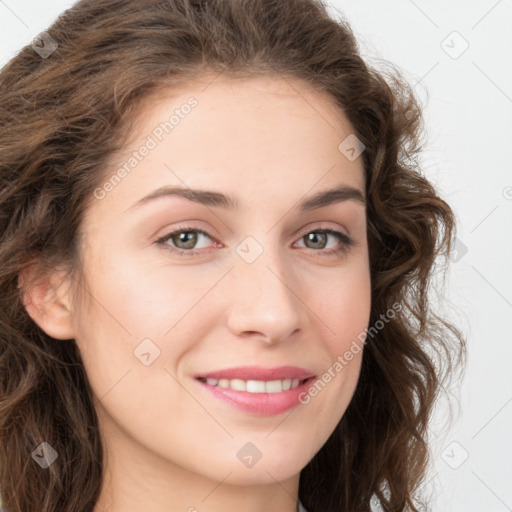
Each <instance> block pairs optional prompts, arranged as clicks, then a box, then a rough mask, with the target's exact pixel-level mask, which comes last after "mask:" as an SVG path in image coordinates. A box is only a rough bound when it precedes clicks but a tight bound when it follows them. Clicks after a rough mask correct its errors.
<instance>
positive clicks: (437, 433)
mask: <svg viewBox="0 0 512 512" xmlns="http://www.w3.org/2000/svg"><path fill="white" fill-rule="evenodd" d="M283 1H285V0H283ZM73 3H74V2H73V1H71V0H46V1H44V2H42V1H40V0H0V66H3V65H4V64H5V63H6V62H7V61H8V60H9V59H10V58H12V57H13V56H14V55H15V53H16V52H17V51H18V50H19V49H20V48H21V47H22V46H23V45H25V44H29V43H30V42H31V41H32V39H33V38H34V37H35V36H36V35H37V34H39V33H40V32H41V31H43V30H45V29H46V28H47V27H48V26H49V25H50V24H51V23H52V22H53V20H54V19H55V18H56V16H57V15H58V14H60V13H61V12H62V11H63V10H65V9H66V8H68V7H70V6H71V5H72V4H73ZM329 5H330V6H331V8H332V9H333V11H332V12H333V14H334V15H336V11H337V10H338V11H340V12H342V13H343V14H344V15H345V16H346V17H347V19H348V21H349V22H350V23H351V25H352V27H353V29H354V31H355V33H356V36H357V38H358V41H359V43H360V45H361V49H362V53H363V56H364V57H366V58H367V59H368V61H369V62H370V63H374V64H375V65H378V61H376V60H375V59H376V58H384V59H388V60H390V61H391V62H393V63H395V64H397V65H398V66H400V68H401V69H402V70H404V72H405V73H406V76H407V77H408V78H409V79H410V81H411V82H412V83H413V84H415V91H417V93H418V95H419V96H420V98H421V99H422V102H423V104H424V108H425V118H426V121H427V133H428V147H427V149H426V151H425V153H424V155H423V164H424V165H423V169H424V171H425V173H426V175H427V177H429V179H431V180H432V181H433V182H434V184H435V185H437V187H438V188H439V190H440V192H441V194H442V196H443V197H444V198H445V199H446V200H447V201H448V203H449V204H450V205H451V206H452V208H453V209H454V210H455V212H456V215H457V218H458V222H459V224H458V235H457V237H458V240H459V242H458V253H457V254H455V253H454V254H453V255H452V264H451V267H450V272H449V274H448V277H449V280H448V284H447V288H446V294H445V295H446V298H447V299H448V301H449V303H450V304H451V309H450V311H452V312H451V316H452V319H453V320H454V321H456V322H457V323H458V324H459V326H460V327H461V328H462V329H463V331H464V332H465V333H466V335H467V337H468V348H469V361H468V367H467V372H466V376H465V379H464V380H463V382H462V385H461V386H460V387H459V388H458V389H457V388H455V389H454V390H453V393H455V395H454V396H455V398H456V399H457V400H458V401H459V402H460V412H459V413H458V415H456V417H455V421H454V422H453V423H452V424H451V428H450V429H448V427H446V418H447V410H446V407H445V406H443V405H442V404H440V406H439V407H438V410H437V413H436V417H435V421H434V423H433V425H432V433H433V435H434V437H435V438H436V442H435V443H434V444H433V445H432V446H433V448H432V449H433V460H432V468H431V474H430V477H429V478H430V480H429V481H428V483H427V484H426V486H425V491H426V492H427V491H429V493H433V500H432V501H431V504H432V505H433V510H435V511H440V512H445V511H446V512H458V511H464V512H483V511H496V512H501V511H506V510H512V486H511V485H510V482H511V481H512V436H511V432H512V428H511V427H512V385H511V383H512V377H511V372H510V369H509V368H510V364H511V362H512V357H511V355H512V336H511V335H510V329H509V321H510V319H512V272H511V271H510V264H511V262H512V258H511V256H512V236H511V235H512V172H511V168H512V165H511V163H510V158H509V153H508V150H509V148H510V146H511V144H512V116H511V114H512V64H511V62H512V59H511V49H512V30H511V27H512V0H498V1H496V0H485V1H484V0H482V1H471V2H468V1H464V2H463V1H462V0H456V1H451V2H444V1H440V0H436V1H430V2H427V1H420V0H417V1H413V0H392V1H387V2H382V1H378V0H365V1H361V0H359V1H357V0H351V1H340V0H337V1H334V0H331V1H330V2H329ZM372 59H373V60H372ZM443 307H444V306H443ZM456 414H457V411H456Z"/></svg>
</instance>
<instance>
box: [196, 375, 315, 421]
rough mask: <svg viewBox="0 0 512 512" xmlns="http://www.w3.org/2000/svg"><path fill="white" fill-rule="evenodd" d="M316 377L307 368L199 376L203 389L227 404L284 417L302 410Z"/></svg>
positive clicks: (256, 413) (261, 413) (245, 409)
mask: <svg viewBox="0 0 512 512" xmlns="http://www.w3.org/2000/svg"><path fill="white" fill-rule="evenodd" d="M315 379H316V376H315V375H314V374H313V373H312V372H310V371H308V370H305V369H303V368H298V367H292V366H286V367H285V366H283V367H279V368H262V367H255V366H252V367H248V366H246V367H240V368H231V369H227V370H220V371H216V372H210V373H208V374H203V375H197V376H196V377H195V380H196V382H198V383H199V385H200V386H201V388H202V389H204V390H205V391H206V392H208V393H209V395H208V396H210V397H211V396H213V397H215V398H217V399H219V400H221V401H223V402H224V403H227V404H228V405H230V406H232V407H234V408H236V409H238V410H242V411H244V412H246V413H252V414H254V415H263V416H269V415H276V414H281V413H283V412H285V411H287V410H289V409H291V408H293V407H296V406H298V405H299V404H300V403H301V401H300V398H301V396H302V395H303V394H305V393H306V392H307V389H308V388H309V386H310V385H311V384H312V383H313V382H314V380H315Z"/></svg>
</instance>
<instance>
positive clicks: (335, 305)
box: [310, 259, 371, 360]
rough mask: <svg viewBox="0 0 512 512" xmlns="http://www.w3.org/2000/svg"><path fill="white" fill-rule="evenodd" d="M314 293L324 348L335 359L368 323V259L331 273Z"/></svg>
mask: <svg viewBox="0 0 512 512" xmlns="http://www.w3.org/2000/svg"><path fill="white" fill-rule="evenodd" d="M315 295H316V300H315V302H316V304H317V307H316V308H315V309H314V311H315V313H317V314H318V317H319V318H320V319H321V321H322V322H323V324H324V331H325V333H326V336H325V340H326V344H327V347H326V348H327V349H328V352H329V354H330V357H331V360H335V359H336V357H337V356H338V355H340V354H342V353H343V352H344V351H345V350H347V349H348V348H349V347H350V345H351V343H352V341H353V340H358V339H361V333H364V331H365V329H366V328H367V327H368V323H369V319H370V309H371V281H370V272H369V268H368V266H367V262H366V263H365V260H364V259H363V260H362V261H361V262H356V264H355V265H352V266H351V267H350V268H349V267H347V268H346V269H343V270H340V272H339V273H338V274H331V276H330V279H328V280H326V282H325V286H324V288H323V290H321V291H320V290H319V291H318V292H317V293H316V294H315ZM310 296H311V295H310ZM363 339H364V338H363ZM359 344H361V343H359Z"/></svg>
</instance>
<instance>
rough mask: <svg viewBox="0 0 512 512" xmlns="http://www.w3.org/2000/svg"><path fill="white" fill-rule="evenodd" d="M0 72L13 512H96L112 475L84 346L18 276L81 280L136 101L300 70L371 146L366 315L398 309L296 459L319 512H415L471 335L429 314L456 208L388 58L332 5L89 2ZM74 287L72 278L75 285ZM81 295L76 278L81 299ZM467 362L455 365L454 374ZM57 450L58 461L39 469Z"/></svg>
mask: <svg viewBox="0 0 512 512" xmlns="http://www.w3.org/2000/svg"><path fill="white" fill-rule="evenodd" d="M47 33H48V34H49V35H50V36H51V37H52V38H53V39H54V40H55V41H56V42H57V43H58V48H56V49H55V51H54V52H53V53H52V54H51V55H50V56H48V57H47V58H42V57H41V56H40V55H38V53H37V52H36V51H35V50H34V48H33V47H32V46H31V45H27V46H25V47H24V48H22V49H21V50H20V51H19V53H18V54H17V55H16V56H15V57H14V58H12V60H10V61H9V62H8V63H7V64H6V65H5V66H4V67H3V68H2V70H1V72H0V187H1V189H0V237H1V239H0V262H1V263H0V304H1V306H0V489H1V493H2V498H3V506H4V507H5V509H6V510H7V511H8V512H32V511H33V510H38V511H41V512H72V511H73V512H82V511H83V512H89V511H92V510H93V508H94V506H95V503H96V501H97V499H98V497H99V493H100V490H101V487H102V481H103V476H104V473H103V461H104V459H103V457H104V454H103V446H102V442H101V438H100V432H99V430H98V419H97V416H96V412H95V407H94V398H93V393H92V390H91V387H90V384H89V382H88V378H87V375H86V373H85V370H84V367H83V362H82V359H81V355H80V352H79V350H78V348H77V346H76V343H75V342H74V340H70V341H69V342H66V343H55V340H53V339H52V338H51V337H50V336H48V335H47V334H46V333H45V332H44V331H43V330H42V329H41V328H39V326H38V325H36V323H35V322H34V321H33V320H32V319H31V317H30V316H29V315H28V313H27V311H26V309H25V307H24V303H23V290H24V285H25V283H24V282H23V281H22V279H21V277H22V275H23V274H22V271H23V270H24V269H27V268H28V267H29V266H30V265H32V264H34V263H36V262H37V264H38V265H40V266H41V267H43V268H46V269H52V268H56V267H57V266H58V267H62V268H65V269H66V270H67V271H69V272H70V274H71V275H73V276H79V275H80V270H81V260H80V254H81V253H80V247H81V245H80V243H81V238H80V237H81V235H80V227H81V220H82V219H83V216H84V212H85V211H86V209H87V207H88V206H89V205H90V204H91V198H92V195H93V191H94V189H95V188H96V187H98V185H99V184H101V183H102V182H103V181H104V180H105V176H106V174H105V169H108V167H109V165H108V164H109V162H111V160H112V158H113V157H114V156H115V155H116V152H117V151H119V150H121V149H122V148H123V145H124V144H125V142H126V140H127V138H128V136H129V135H130V133H131V127H132V126H133V120H134V118H135V114H136V112H138V109H139V108H140V107H141V105H143V100H145V99H147V98H148V97H149V96H150V95H151V94H152V93H155V92H157V91H158V90H161V89H162V88H166V87H172V86H173V85H178V84H186V83H190V82H191V81H193V80H194V77H198V76H200V75H201V74H202V73H205V72H207V71H208V72H214V73H219V74H220V73H224V74H225V75H227V76H230V77H233V78H235V77H239V76H245V77H249V78H250V77H251V76H255V75H257V74H259V75H266V76H279V77H292V78H299V79H302V80H304V81H306V82H307V83H308V84H310V85H311V86H313V87H314V88H315V89H316V90H318V91H320V92H324V93H326V94H328V95H329V96H331V97H332V98H334V99H335V101H336V102H337V104H338V105H339V106H340V107H341V108H342V109H343V111H344V112H345V114H346V116H347V118H348V119H349V121H350V123H351V125H352V127H353V130H354V133H355V134H356V135H357V137H358V138H359V139H360V140H361V142H362V143H363V144H364V147H365V149H364V151H363V153H362V158H363V162H364V169H365V177H366V198H367V206H366V208H367V228H368V229H367V236H368V247H369V256H370V276H371V285H372V290H371V293H372V295H371V316H370V322H371V324H372V325H373V324H374V323H375V322H376V321H377V320H378V319H379V314H380V313H382V312H383V311H386V310H388V309H389V308H390V307H392V304H394V303H397V302H398V303H400V304H401V305H402V306H403V307H402V308H401V309H400V311H397V313H396V314H395V315H394V317H393V318H391V319H390V320H389V321H388V322H386V323H385V325H384V327H383V328H382V329H380V330H379V332H378V333H377V334H376V335H375V336H372V337H367V339H366V343H365V350H364V353H363V360H362V366H361V372H360V376H359V381H358V384H357V388H356V391H355V393H354V396H353V398H352V400H351V402H350V404H349V406H348V408H347V410H346V412H345V414H344V415H343V417H342V418H341V420H340V422H339V424H338V425H337V427H336V429H335V430H334V431H333V433H332V435H331V436H330V437H329V439H328V440H327V442H326V443H325V445H324V446H323V447H322V448H321V450H320V451H319V452H318V453H317V454H316V455H315V457H314V458H313V459H312V460H311V461H310V462H309V464H308V465H307V466H306V467H305V468H303V470H302V471H301V475H300V483H299V497H300V499H301V501H302V503H303V504H304V506H305V507H306V508H308V509H309V510H310V511H312V512H320V511H322V512H335V511H336V512H338V511H340V510H346V511H351V512H356V511H367V510H370V509H371V505H372V502H373V501H374V500H377V502H378V503H379V504H380V506H381V508H382V509H383V510H385V511H389V512H391V511H393V512H396V511H403V510H412V511H417V510H418V509H417V508H416V507H417V500H416V497H415V496H416V494H417V492H418V489H419V487H420V485H421V483H422V482H423V480H424V479H425V475H426V471H427V468H428V462H429V460H430V457H429V445H428V430H427V427H428V424H429V420H430V418H431V415H432V412H433V407H434V405H435V403H436V401H437V399H438V397H439V396H440V391H441V390H442V389H443V384H444V383H446V382H448V381H449V380H450V379H451V378H452V375H453V374H454V372H455V371H456V369H457V368H461V369H462V368H463V367H464V362H465V358H466V341H465V339H464V337H463V336H462V334H461V333H460V331H459V330H458V329H457V328H456V327H455V326H454V325H453V324H451V323H450V322H449V321H448V320H447V319H446V318H444V317H442V316H439V315H438V314H436V313H435V312H433V311H432V307H431V304H430V297H429V291H430V289H431V285H432V283H433V281H434V277H435V274H436V268H438V264H439V260H441V263H444V267H443V268H446V267H447V264H446V258H447V257H448V256H449V253H450V250H451V246H452V243H453V238H454V233H455V216H454V214H453V212H452V210H451V209H450V207H449V205H448V204H447V203H446V202H445V201H444V200H443V199H441V198H440V197H439V195H438V193H437V191H436V190H435V188H434V186H433V185H432V184H431V183H430V182H429V181H428V180H427V179H426V177H425V176H424V174H423V172H422V169H421V165H420V163H419V158H418V156H419V154H420V152H421V151H422V148H423V145H424V141H423V140H422V134H423V128H424V122H423V118H422V109H421V107H420V102H419V100H418V99H417V98H416V96H415V93H414V91H413V89H412V87H411V85H410V84H409V83H408V81H407V80H406V79H405V78H404V75H403V74H402V72H401V71H400V70H399V69H398V68H397V67H396V66H394V65H392V64H390V63H388V64H387V68H384V67H383V68H382V70H378V69H377V68H374V67H371V66H370V65H369V64H368V63H366V62H365V61H364V60H363V58H362V57H361V54H360V51H359V47H358V44H357V41H356V38H355V35H354V33H353V31H352V29H351V27H350V26H349V24H348V23H347V21H346V20H344V19H343V17H342V16H341V15H339V16H337V17H334V16H333V14H332V13H330V12H329V9H328V6H327V5H326V4H325V3H324V2H322V1H321V0H287V1H286V2H285V1H277V0H168V1H162V0H145V1H144V2H140V1H139V0H81V1H79V2H77V3H76V4H75V5H74V6H73V7H71V8H70V9H68V10H67V11H65V12H64V13H63V14H62V15H61V16H60V17H59V18H58V19H57V20H56V21H55V22H54V23H53V24H52V25H51V27H50V28H49V29H48V31H47ZM76 282H77V283H78V282H79V281H78V280H77V281H76ZM79 288H80V287H77V292H78V291H79ZM461 371H462V370H461ZM42 442H48V443H49V444H50V445H51V446H52V447H53V448H54V449H55V450H56V451H57V453H58V454H59V457H60V461H61V462H60V463H59V461H56V463H54V464H52V465H51V466H50V467H49V468H48V470H47V471H44V472H41V471H40V468H39V466H38V465H37V464H36V463H35V462H34V460H32V457H31V454H32V453H33V451H34V449H35V448H36V447H37V446H39V445H40V444H41V443H42Z"/></svg>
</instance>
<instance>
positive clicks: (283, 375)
mask: <svg viewBox="0 0 512 512" xmlns="http://www.w3.org/2000/svg"><path fill="white" fill-rule="evenodd" d="M314 376H315V374H314V373H313V372H311V371H309V370H305V369H304V368H299V367H297V366H277V367H275V368H264V367H263V366H240V367H238V368H228V369H226V370H218V371H214V372H209V373H202V374H200V375H196V378H199V377H202V378H205V379H230V380H231V379H241V380H283V379H299V380H305V379H309V378H310V377H314Z"/></svg>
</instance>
